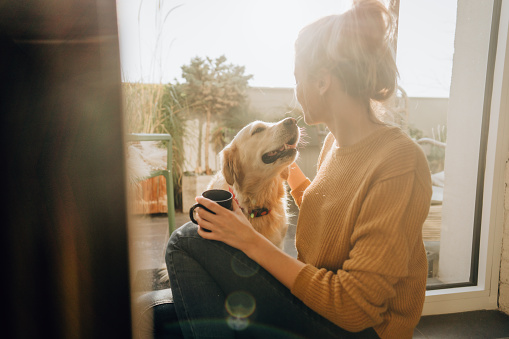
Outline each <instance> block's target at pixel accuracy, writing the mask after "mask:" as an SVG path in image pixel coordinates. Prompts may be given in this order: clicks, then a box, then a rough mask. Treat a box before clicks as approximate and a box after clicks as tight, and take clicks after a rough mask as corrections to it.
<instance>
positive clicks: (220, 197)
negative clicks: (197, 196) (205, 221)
mask: <svg viewBox="0 0 509 339" xmlns="http://www.w3.org/2000/svg"><path fill="white" fill-rule="evenodd" d="M202 196H203V197H204V198H207V199H210V200H212V201H215V202H216V203H218V204H219V205H220V206H223V207H224V208H227V209H229V210H230V211H233V205H232V201H233V194H232V193H231V192H229V191H225V190H218V189H213V190H207V191H205V192H203V193H202ZM196 207H201V208H204V209H205V210H207V211H209V212H210V213H214V212H212V211H211V210H209V209H208V208H206V207H205V206H203V205H202V204H194V205H193V206H192V207H191V208H190V209H189V218H190V219H191V221H192V222H194V223H195V224H198V223H197V222H196V220H195V219H194V210H195V208H196ZM214 214H215V213H214Z"/></svg>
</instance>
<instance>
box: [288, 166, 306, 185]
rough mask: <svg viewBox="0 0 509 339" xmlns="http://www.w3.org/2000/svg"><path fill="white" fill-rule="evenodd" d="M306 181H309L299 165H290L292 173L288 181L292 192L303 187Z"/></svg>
mask: <svg viewBox="0 0 509 339" xmlns="http://www.w3.org/2000/svg"><path fill="white" fill-rule="evenodd" d="M306 179H307V178H306V176H305V175H304V173H303V172H302V170H301V169H300V167H299V165H297V163H295V162H294V163H293V164H291V165H290V172H289V174H288V180H287V181H288V185H289V186H290V188H291V189H292V190H293V189H296V188H297V187H299V186H300V185H302V183H304V181H306Z"/></svg>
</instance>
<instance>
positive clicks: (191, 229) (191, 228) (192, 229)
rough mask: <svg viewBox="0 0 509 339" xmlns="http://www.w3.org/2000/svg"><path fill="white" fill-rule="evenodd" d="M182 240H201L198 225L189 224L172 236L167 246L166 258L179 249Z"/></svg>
mask: <svg viewBox="0 0 509 339" xmlns="http://www.w3.org/2000/svg"><path fill="white" fill-rule="evenodd" d="M182 238H200V239H202V238H201V237H200V236H199V235H198V225H196V224H194V223H192V222H188V223H186V224H184V225H182V226H180V227H179V228H177V229H176V230H175V231H174V232H173V233H172V234H171V236H170V239H169V240H168V245H167V246H166V257H168V255H169V254H170V252H172V251H173V250H176V249H177V243H178V242H179V240H180V239H182Z"/></svg>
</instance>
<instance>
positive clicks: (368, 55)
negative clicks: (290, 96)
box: [295, 0, 398, 104]
mask: <svg viewBox="0 0 509 339" xmlns="http://www.w3.org/2000/svg"><path fill="white" fill-rule="evenodd" d="M393 28H394V24H393V18H392V16H391V14H390V13H389V11H388V10H387V8H386V7H385V6H384V5H383V4H382V3H381V2H379V1H376V0H358V1H354V3H353V6H352V8H351V9H349V10H348V11H346V12H344V13H343V14H338V15H330V16H326V17H324V18H321V19H319V20H317V21H315V22H313V23H311V24H310V25H308V26H306V27H304V28H303V29H302V30H301V31H300V32H299V36H298V38H297V40H296V42H295V63H296V65H299V67H302V68H303V69H304V70H305V72H307V75H308V77H310V78H312V77H313V75H314V74H316V73H317V72H319V71H320V70H321V69H325V70H328V71H330V72H331V74H333V75H335V76H337V77H338V78H339V80H340V81H341V83H342V85H343V89H344V90H345V92H346V93H347V94H349V95H350V96H352V97H355V98H358V99H359V100H362V101H365V102H366V103H367V104H370V102H371V100H374V101H384V100H386V99H388V98H389V97H390V96H391V95H392V93H394V91H395V90H396V87H397V77H398V69H397V67H396V62H395V59H394V52H393V46H392V38H393V34H394V31H393Z"/></svg>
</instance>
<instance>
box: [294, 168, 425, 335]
mask: <svg viewBox="0 0 509 339" xmlns="http://www.w3.org/2000/svg"><path fill="white" fill-rule="evenodd" d="M430 196H431V192H430V190H429V189H428V188H427V187H426V186H425V185H423V184H422V182H421V181H420V180H419V179H418V178H417V177H416V174H415V171H410V172H407V173H403V174H400V175H398V176H397V177H393V178H390V179H386V180H383V181H381V182H377V183H375V184H374V185H373V187H372V188H371V189H370V190H369V192H368V194H367V196H366V198H365V200H364V202H363V204H362V207H361V211H360V214H359V216H358V218H357V220H356V223H355V227H354V231H353V233H352V235H351V239H350V244H351V249H350V252H349V256H348V259H347V260H346V261H345V262H344V264H343V267H342V268H341V269H339V270H337V271H330V270H327V269H323V268H322V269H320V268H317V267H314V266H312V265H309V264H308V265H306V266H305V267H304V268H303V269H302V270H301V271H300V272H299V274H298V276H297V278H296V280H295V283H294V286H293V288H292V293H293V294H294V295H296V296H297V297H298V298H299V299H301V300H302V301H303V302H304V303H305V304H306V305H307V306H309V307H310V308H311V309H313V310H314V311H316V312H317V313H319V314H320V315H322V316H323V317H325V318H327V319H329V320H330V321H332V322H334V323H335V324H337V325H338V326H340V327H342V328H344V329H346V330H348V331H353V332H356V331H360V330H363V329H365V328H368V327H372V326H376V325H378V324H381V323H382V321H383V320H384V319H383V317H384V312H385V311H386V310H387V308H388V304H389V303H390V300H391V299H392V298H394V297H395V296H396V292H395V288H394V287H395V285H396V284H397V283H398V281H399V280H400V279H402V278H406V277H408V275H409V261H410V256H411V255H412V253H413V251H414V248H415V247H416V246H417V245H418V241H419V240H421V239H422V238H421V232H422V224H423V222H424V220H425V218H426V216H427V213H428V210H429V199H430ZM338 227H340V225H338ZM416 292H420V291H416ZM409 302H410V301H409Z"/></svg>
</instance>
